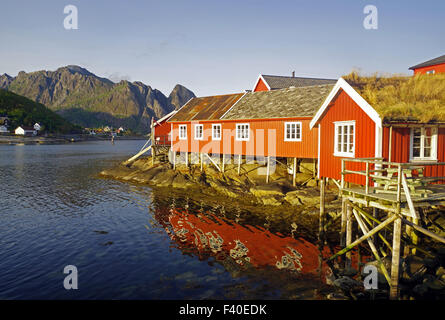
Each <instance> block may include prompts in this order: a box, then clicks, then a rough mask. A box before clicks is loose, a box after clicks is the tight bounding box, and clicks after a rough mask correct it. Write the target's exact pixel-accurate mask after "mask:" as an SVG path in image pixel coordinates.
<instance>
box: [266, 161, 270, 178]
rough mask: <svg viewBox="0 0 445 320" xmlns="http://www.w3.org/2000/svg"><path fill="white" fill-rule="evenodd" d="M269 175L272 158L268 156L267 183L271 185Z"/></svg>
mask: <svg viewBox="0 0 445 320" xmlns="http://www.w3.org/2000/svg"><path fill="white" fill-rule="evenodd" d="M269 174H270V157H269V156H267V170H266V183H269Z"/></svg>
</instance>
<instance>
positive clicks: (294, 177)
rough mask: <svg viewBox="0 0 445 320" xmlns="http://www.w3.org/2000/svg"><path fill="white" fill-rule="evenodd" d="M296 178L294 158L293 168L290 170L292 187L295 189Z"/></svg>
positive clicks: (295, 160) (295, 161)
mask: <svg viewBox="0 0 445 320" xmlns="http://www.w3.org/2000/svg"><path fill="white" fill-rule="evenodd" d="M296 178H297V158H294V166H293V169H292V185H293V186H294V187H295V185H296Z"/></svg>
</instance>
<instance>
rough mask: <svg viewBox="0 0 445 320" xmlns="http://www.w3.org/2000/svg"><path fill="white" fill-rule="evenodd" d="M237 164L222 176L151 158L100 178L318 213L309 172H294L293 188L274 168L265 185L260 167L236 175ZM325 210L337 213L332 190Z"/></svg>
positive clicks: (316, 192)
mask: <svg viewBox="0 0 445 320" xmlns="http://www.w3.org/2000/svg"><path fill="white" fill-rule="evenodd" d="M237 168H238V167H237V165H234V164H226V166H225V171H224V173H222V172H219V171H218V170H217V169H216V168H215V167H214V166H213V165H211V164H209V165H206V166H204V169H203V171H201V170H200V168H199V166H197V165H193V166H190V167H186V166H185V165H179V166H177V167H176V169H175V170H173V169H172V165H171V164H170V163H169V162H163V163H160V162H157V163H155V164H154V165H152V163H151V158H141V159H138V160H136V161H134V162H133V163H131V164H130V165H124V164H120V165H118V166H116V167H114V168H112V169H108V170H104V171H102V172H101V173H100V176H102V177H106V178H112V179H117V180H121V181H128V182H134V183H139V184H147V185H151V186H154V187H158V188H163V187H168V188H173V189H178V190H187V193H190V189H192V190H193V191H194V192H200V193H202V194H207V195H215V194H217V195H219V196H224V197H226V198H228V199H229V201H231V200H230V199H236V201H237V202H241V203H245V204H249V205H252V204H253V205H264V206H271V207H278V206H280V207H286V208H288V207H295V206H296V207H299V209H300V210H301V211H302V212H306V213H312V214H318V212H319V203H320V192H319V188H318V186H317V181H316V179H315V178H314V177H313V176H312V174H309V173H297V175H296V186H293V185H292V181H291V178H290V176H289V174H288V173H287V169H286V168H284V166H277V167H276V168H275V171H274V172H273V173H272V174H271V175H270V178H269V183H266V181H265V179H266V178H265V175H262V174H261V171H260V170H261V169H264V166H262V165H260V164H243V166H242V167H241V170H240V174H238V171H237ZM326 204H327V206H326V210H327V211H328V212H329V211H332V212H337V211H338V210H339V209H340V208H341V202H340V200H339V199H338V195H337V193H336V192H335V190H334V188H328V190H327V192H326Z"/></svg>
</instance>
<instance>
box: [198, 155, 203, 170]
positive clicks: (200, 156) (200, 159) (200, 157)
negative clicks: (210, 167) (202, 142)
mask: <svg viewBox="0 0 445 320" xmlns="http://www.w3.org/2000/svg"><path fill="white" fill-rule="evenodd" d="M199 161H200V162H201V171H202V163H203V161H202V153H201V152H200V153H199Z"/></svg>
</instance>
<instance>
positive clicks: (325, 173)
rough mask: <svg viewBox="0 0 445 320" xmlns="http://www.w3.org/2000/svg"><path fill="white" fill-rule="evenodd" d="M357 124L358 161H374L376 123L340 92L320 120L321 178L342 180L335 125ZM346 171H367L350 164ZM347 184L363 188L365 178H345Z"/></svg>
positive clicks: (359, 165)
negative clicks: (335, 143)
mask: <svg viewBox="0 0 445 320" xmlns="http://www.w3.org/2000/svg"><path fill="white" fill-rule="evenodd" d="M351 120H355V158H370V157H375V123H374V121H373V120H372V119H371V118H369V117H368V115H367V114H366V113H365V112H364V111H363V110H362V109H361V108H360V107H359V106H358V105H357V104H356V103H355V102H354V101H353V100H352V99H351V98H350V97H349V95H347V94H346V93H345V92H344V91H343V90H341V91H340V92H339V93H338V94H337V97H335V98H334V100H333V102H332V103H331V105H330V106H329V107H328V109H327V110H326V111H325V114H324V116H323V117H322V118H321V121H320V125H321V129H320V131H321V133H320V159H319V174H320V177H328V178H334V179H341V159H342V158H343V157H338V156H334V139H335V125H334V122H336V121H351ZM346 168H347V169H351V170H364V168H365V167H364V164H357V163H351V162H349V163H347V167H346ZM346 181H349V182H353V183H359V184H364V182H365V179H364V177H361V176H358V175H354V176H352V175H349V176H346Z"/></svg>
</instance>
